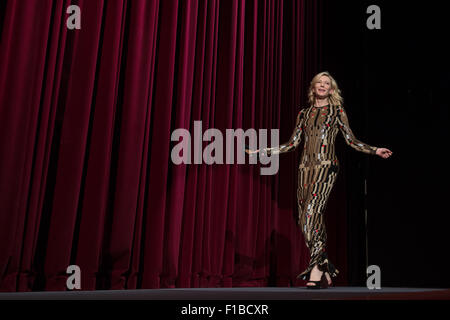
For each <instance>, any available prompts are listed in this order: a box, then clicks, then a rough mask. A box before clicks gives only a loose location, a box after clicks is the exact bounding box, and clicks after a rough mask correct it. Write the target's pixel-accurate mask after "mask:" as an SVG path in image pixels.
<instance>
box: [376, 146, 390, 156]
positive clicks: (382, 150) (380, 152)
mask: <svg viewBox="0 0 450 320" xmlns="http://www.w3.org/2000/svg"><path fill="white" fill-rule="evenodd" d="M376 155H377V156H380V157H382V158H383V159H387V158H389V157H390V156H391V155H392V151H391V150H389V149H386V148H378V149H377V151H376Z"/></svg>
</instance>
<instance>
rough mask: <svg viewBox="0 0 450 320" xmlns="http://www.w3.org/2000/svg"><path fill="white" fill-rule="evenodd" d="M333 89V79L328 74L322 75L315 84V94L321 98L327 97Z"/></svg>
mask: <svg viewBox="0 0 450 320" xmlns="http://www.w3.org/2000/svg"><path fill="white" fill-rule="evenodd" d="M331 93H333V90H332V89H331V79H330V78H329V77H327V76H321V77H320V78H319V80H317V82H316V83H315V84H314V95H315V96H316V97H317V98H319V99H324V98H327V97H328V96H329V95H330V94H331Z"/></svg>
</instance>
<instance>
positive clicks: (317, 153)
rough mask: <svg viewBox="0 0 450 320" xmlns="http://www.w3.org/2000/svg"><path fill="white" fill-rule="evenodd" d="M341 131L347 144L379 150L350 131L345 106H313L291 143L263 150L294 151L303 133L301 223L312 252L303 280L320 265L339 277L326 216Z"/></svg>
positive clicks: (367, 150) (299, 119) (298, 123)
mask: <svg viewBox="0 0 450 320" xmlns="http://www.w3.org/2000/svg"><path fill="white" fill-rule="evenodd" d="M339 131H341V132H342V134H343V136H344V138H345V141H346V143H347V144H348V145H350V146H351V147H353V148H355V149H356V150H358V151H361V152H364V153H367V154H375V153H376V150H377V148H376V147H372V146H369V145H367V144H365V143H363V142H361V141H359V140H358V139H356V138H355V136H354V134H353V132H352V130H351V129H350V126H349V123H348V118H347V114H346V112H345V110H344V108H343V107H342V106H334V105H326V106H323V107H315V106H311V107H309V108H305V109H302V110H301V111H300V112H299V114H298V116H297V121H296V126H295V129H294V132H293V133H292V136H291V138H290V139H289V141H288V142H286V143H283V144H281V145H280V146H278V147H275V148H266V149H263V150H262V151H263V152H267V154H268V155H270V154H276V153H284V152H288V151H292V150H294V149H295V148H296V147H297V146H298V145H299V144H300V141H301V136H302V133H303V137H304V148H303V153H302V156H301V160H300V164H299V170H298V188H297V203H298V214H299V219H298V223H299V225H300V227H301V229H302V232H303V236H304V238H305V241H306V245H307V247H308V249H309V251H310V263H309V266H308V268H307V269H306V270H305V271H303V272H302V273H301V274H299V275H298V278H301V279H303V280H308V279H309V274H310V272H311V270H312V269H313V267H314V266H315V265H316V264H317V265H318V267H319V269H320V270H321V271H325V272H328V273H329V274H330V276H332V277H336V276H337V274H338V273H339V271H338V270H337V269H336V268H335V266H334V265H333V264H332V263H331V262H330V261H329V260H328V255H327V251H326V241H327V234H326V230H325V223H324V217H323V213H324V211H325V208H326V205H327V202H328V197H329V195H330V192H331V190H332V188H333V186H334V183H335V182H336V178H337V174H338V172H339V162H338V159H337V158H336V155H335V147H334V146H335V139H336V135H337V134H338V132H339Z"/></svg>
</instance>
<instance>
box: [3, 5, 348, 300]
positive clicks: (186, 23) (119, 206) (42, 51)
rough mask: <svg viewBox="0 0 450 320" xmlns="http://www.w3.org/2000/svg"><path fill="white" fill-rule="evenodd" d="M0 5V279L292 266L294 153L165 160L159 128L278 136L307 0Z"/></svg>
mask: <svg viewBox="0 0 450 320" xmlns="http://www.w3.org/2000/svg"><path fill="white" fill-rule="evenodd" d="M73 4H75V5H78V6H79V7H80V9H81V30H69V29H68V28H67V27H66V20H67V19H68V17H69V14H67V13H66V10H67V8H68V7H69V6H70V5H73ZM1 8H2V11H3V12H2V13H1V15H0V17H3V20H2V21H1V24H0V27H1V30H0V31H1V48H0V66H1V69H0V235H1V241H0V287H1V290H3V291H16V290H18V291H28V290H65V288H66V279H67V277H68V274H67V273H66V269H67V267H68V266H69V265H72V264H76V265H78V266H79V267H80V269H81V279H82V289H83V290H94V289H132V288H163V287H169V288H170V287H215V286H219V287H222V286H223V287H231V286H266V285H277V286H289V285H296V284H297V282H296V278H295V277H296V275H297V274H299V273H300V272H301V271H303V269H304V268H305V267H306V266H307V262H308V259H309V258H308V257H309V253H308V251H307V249H306V247H305V245H304V241H303V237H302V235H301V231H300V229H299V228H298V226H297V225H296V224H295V219H294V217H295V215H296V214H297V206H296V190H295V188H296V179H297V163H298V162H297V161H298V157H299V153H298V152H297V153H290V154H287V155H282V156H281V158H280V170H279V172H278V174H277V175H275V176H261V175H260V174H259V165H249V164H245V165H237V164H236V165H226V164H223V165H218V164H216V165H206V164H202V165H195V164H191V165H174V164H173V163H172V162H171V159H170V151H171V148H172V147H173V142H171V132H173V130H175V129H176V128H186V129H188V130H189V131H190V132H191V133H193V132H194V130H193V124H194V121H195V120H201V121H202V126H203V130H206V129H207V128H217V129H219V130H221V131H222V132H223V133H224V132H225V129H227V128H235V129H236V128H243V129H244V130H245V129H248V128H255V129H256V130H258V129H260V128H268V129H272V128H280V134H281V137H280V140H283V141H281V142H284V141H285V140H287V139H288V138H289V136H290V134H291V132H292V130H293V127H294V122H295V117H296V114H297V112H298V111H299V109H300V106H302V105H304V102H305V101H306V95H305V93H306V92H305V89H306V86H307V85H308V82H309V80H310V79H311V77H312V76H313V75H314V74H315V73H316V72H318V71H320V70H319V69H318V68H319V67H320V55H319V48H320V41H319V39H320V34H319V33H320V28H319V27H320V2H318V1H312V0H311V1H309V0H295V1H291V0H289V1H281V0H266V1H257V0H252V1H250V0H248V1H240V0H230V1H228V0H227V1H218V0H190V1H175V0H164V1H157V0H95V1H93V0H79V1H70V0H57V1H51V0H7V1H6V2H3V5H2V7H1ZM247 162H248V161H247ZM331 228H332V229H333V230H336V228H337V225H336V226H331ZM333 230H331V234H333V232H335V233H336V231H333ZM337 238H338V239H342V237H341V236H339V237H337ZM333 241H335V242H334V245H335V246H336V247H339V242H338V241H337V240H336V239H334V240H333ZM341 246H342V243H341ZM331 251H333V250H331ZM339 253H341V254H342V251H340V252H337V251H336V254H339ZM344 253H345V252H344ZM341 256H342V255H341ZM337 264H339V263H337Z"/></svg>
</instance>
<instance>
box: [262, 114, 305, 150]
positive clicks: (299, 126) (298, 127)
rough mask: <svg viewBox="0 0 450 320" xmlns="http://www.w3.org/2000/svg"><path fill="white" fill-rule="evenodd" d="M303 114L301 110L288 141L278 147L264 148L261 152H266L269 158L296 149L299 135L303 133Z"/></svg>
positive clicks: (299, 139) (299, 138)
mask: <svg viewBox="0 0 450 320" xmlns="http://www.w3.org/2000/svg"><path fill="white" fill-rule="evenodd" d="M304 117H305V112H304V109H302V110H301V111H300V112H299V113H298V115H297V121H296V124H295V128H294V132H292V135H291V137H290V138H289V141H288V142H286V143H283V144H280V145H279V146H278V147H273V148H264V149H263V150H262V152H266V153H267V154H268V155H269V156H270V155H271V154H277V153H284V152H289V151H292V150H294V149H295V148H297V146H298V145H299V144H300V141H301V134H302V132H303V122H304Z"/></svg>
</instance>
